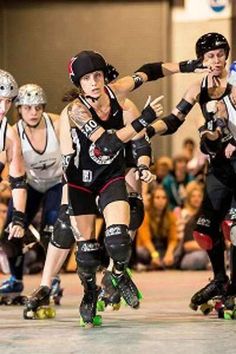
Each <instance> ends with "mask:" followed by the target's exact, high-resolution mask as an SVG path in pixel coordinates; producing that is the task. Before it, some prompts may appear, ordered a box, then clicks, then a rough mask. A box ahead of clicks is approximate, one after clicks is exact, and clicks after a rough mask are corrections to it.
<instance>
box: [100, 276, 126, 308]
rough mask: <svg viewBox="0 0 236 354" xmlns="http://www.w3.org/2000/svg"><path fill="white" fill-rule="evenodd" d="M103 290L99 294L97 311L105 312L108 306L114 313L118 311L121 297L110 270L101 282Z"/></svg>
mask: <svg viewBox="0 0 236 354" xmlns="http://www.w3.org/2000/svg"><path fill="white" fill-rule="evenodd" d="M101 285H102V288H101V290H100V292H99V294H98V301H97V310H98V311H104V310H105V308H106V307H107V306H111V307H112V309H113V310H114V311H118V310H119V309H120V306H121V296H120V292H119V290H118V289H116V288H115V287H114V285H113V282H112V273H111V272H110V271H109V270H105V271H104V276H103V278H102V281H101Z"/></svg>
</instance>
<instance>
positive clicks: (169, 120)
mask: <svg viewBox="0 0 236 354" xmlns="http://www.w3.org/2000/svg"><path fill="white" fill-rule="evenodd" d="M161 120H162V121H163V122H164V123H165V124H166V126H167V130H166V131H165V132H164V133H162V134H161V135H169V134H173V133H175V132H176V131H177V130H178V129H179V127H180V126H181V125H182V124H183V122H184V120H183V121H182V120H180V119H179V118H178V117H177V116H175V115H174V114H172V113H171V114H170V115H169V116H167V117H164V118H162V119H161Z"/></svg>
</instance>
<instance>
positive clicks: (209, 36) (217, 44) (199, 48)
mask: <svg viewBox="0 0 236 354" xmlns="http://www.w3.org/2000/svg"><path fill="white" fill-rule="evenodd" d="M219 48H223V49H224V50H225V54H226V59H227V58H228V56H229V50H230V46H229V43H228V41H227V39H226V38H225V37H224V36H223V35H222V34H220V33H217V32H210V33H206V34H204V35H203V36H201V37H200V38H199V39H198V40H197V43H196V47H195V50H196V55H197V57H198V58H201V57H203V55H204V54H205V53H207V52H209V51H211V50H214V49H219Z"/></svg>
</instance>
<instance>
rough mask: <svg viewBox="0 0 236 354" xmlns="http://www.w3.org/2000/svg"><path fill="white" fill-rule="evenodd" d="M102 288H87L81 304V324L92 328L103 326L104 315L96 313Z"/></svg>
mask: <svg viewBox="0 0 236 354" xmlns="http://www.w3.org/2000/svg"><path fill="white" fill-rule="evenodd" d="M99 290H100V288H98V287H95V288H91V289H85V291H84V296H83V299H82V301H81V304H80V326H81V327H85V328H92V327H95V326H101V324H102V317H101V316H100V315H97V314H96V309H97V299H98V293H99Z"/></svg>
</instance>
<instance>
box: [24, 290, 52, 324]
mask: <svg viewBox="0 0 236 354" xmlns="http://www.w3.org/2000/svg"><path fill="white" fill-rule="evenodd" d="M50 293H51V290H50V288H49V287H48V286H40V287H39V288H38V289H36V290H35V291H34V292H33V294H32V295H31V296H30V297H29V298H28V299H27V301H26V308H25V309H24V312H23V317H24V319H26V320H44V319H46V318H54V317H55V316H56V311H55V309H53V308H52V307H50V306H49V305H50Z"/></svg>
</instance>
